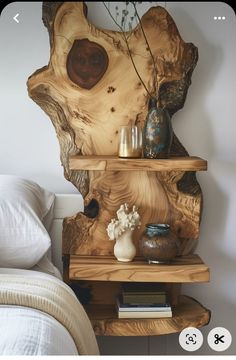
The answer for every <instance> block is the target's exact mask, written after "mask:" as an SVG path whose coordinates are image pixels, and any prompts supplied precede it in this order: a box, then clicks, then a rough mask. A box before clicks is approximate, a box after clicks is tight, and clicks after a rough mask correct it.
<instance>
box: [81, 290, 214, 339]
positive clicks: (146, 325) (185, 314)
mask: <svg viewBox="0 0 236 360" xmlns="http://www.w3.org/2000/svg"><path fill="white" fill-rule="evenodd" d="M86 311H87V314H88V316H89V318H90V320H91V322H92V325H93V329H94V332H95V334H96V335H103V336H104V335H105V336H144V335H145V336H150V335H164V334H171V333H175V332H180V331H182V330H183V329H184V328H186V327H190V326H191V327H201V326H204V325H207V324H208V323H209V321H210V316H211V314H210V311H209V310H208V309H206V308H204V307H203V306H202V305H201V304H199V303H198V302H197V301H196V300H194V299H192V298H190V297H187V296H181V297H180V302H179V304H178V305H176V306H175V307H173V317H172V318H161V319H118V316H117V313H116V309H115V306H114V305H113V306H112V305H89V306H87V307H86Z"/></svg>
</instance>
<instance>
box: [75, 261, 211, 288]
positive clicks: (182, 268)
mask: <svg viewBox="0 0 236 360" xmlns="http://www.w3.org/2000/svg"><path fill="white" fill-rule="evenodd" d="M69 278H70V279H71V280H75V279H80V280H100V281H140V282H146V281H149V282H152V281H153V282H171V283H180V282H181V283H194V282H207V281H209V269H208V267H207V266H206V265H205V264H204V263H203V262H202V260H201V259H200V258H199V257H198V256H197V255H192V256H190V257H189V258H188V256H186V257H183V258H182V259H181V258H179V259H178V258H177V259H176V261H173V262H171V263H170V264H148V263H147V262H146V261H144V260H143V261H142V260H139V261H132V262H130V263H122V262H119V261H117V260H115V259H112V258H104V257H97V256H95V257H94V258H93V257H79V256H73V255H71V259H70V265H69Z"/></svg>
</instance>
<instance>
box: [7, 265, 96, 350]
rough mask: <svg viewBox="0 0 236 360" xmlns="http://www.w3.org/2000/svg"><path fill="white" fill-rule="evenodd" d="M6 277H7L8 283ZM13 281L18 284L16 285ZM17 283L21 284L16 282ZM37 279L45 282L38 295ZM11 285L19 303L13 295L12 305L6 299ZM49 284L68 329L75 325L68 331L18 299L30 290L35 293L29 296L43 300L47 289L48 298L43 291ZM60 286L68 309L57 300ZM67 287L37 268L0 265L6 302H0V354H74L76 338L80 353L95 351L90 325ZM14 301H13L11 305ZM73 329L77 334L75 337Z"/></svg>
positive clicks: (43, 313) (54, 320)
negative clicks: (13, 267) (4, 266)
mask: <svg viewBox="0 0 236 360" xmlns="http://www.w3.org/2000/svg"><path fill="white" fill-rule="evenodd" d="M6 276H7V277H6ZM8 279H9V280H8ZM14 279H16V282H15V280H14ZM22 279H23V281H22ZM27 279H28V280H27ZM8 281H10V283H9V285H8ZM11 281H12V284H13V285H10V284H11ZM17 283H19V284H18V285H17ZM21 283H22V285H20V284H21ZM33 283H35V284H36V285H35V293H34V287H32V286H34V285H33ZM41 283H42V285H43V284H45V285H43V287H44V288H43V287H42V295H40V294H41V290H40V289H39V287H40V286H42V285H40V284H41ZM12 286H14V289H15V290H13V291H14V292H16V294H18V295H17V296H15V298H16V297H19V304H18V300H17V299H16V301H15V300H14V305H9V304H13V302H11V301H8V299H10V297H9V296H10V292H9V295H8V290H7V289H9V291H11V289H12ZM21 286H22V287H21ZM51 286H53V288H54V287H55V289H56V290H55V291H56V292H55V299H56V298H57V297H58V296H59V297H58V306H63V309H64V310H63V312H64V314H63V317H64V318H65V319H66V318H68V324H70V325H71V326H69V327H70V330H73V328H74V329H75V330H73V331H71V334H70V333H69V331H68V330H67V329H66V327H64V326H63V325H62V324H61V322H59V321H58V320H56V319H55V317H53V316H51V315H49V314H48V313H46V312H43V311H41V310H39V309H36V308H34V309H33V307H34V306H32V307H26V306H21V305H22V304H23V303H22V302H21V300H20V299H21V298H22V295H23V294H24V293H25V292H29V293H30V292H32V291H33V293H34V294H35V295H33V297H35V296H37V299H38V301H39V302H42V303H44V302H45V301H46V302H47V301H48V299H50V293H48V295H49V298H48V299H47V296H46V298H45V294H44V292H45V291H46V294H47V290H49V289H50V288H51ZM57 286H58V288H57ZM63 288H64V289H65V290H66V293H67V295H66V296H69V297H68V299H67V300H66V301H69V300H70V301H72V302H71V304H74V305H73V308H72V307H70V306H69V308H68V309H69V310H68V309H66V303H64V305H63V302H61V304H60V301H62V298H60V296H61V294H62V295H63V291H64V290H63ZM67 288H68V287H67V285H66V284H64V283H63V282H62V281H61V280H60V279H58V278H56V277H55V276H52V275H48V274H45V273H42V272H39V271H32V270H24V269H9V268H0V291H3V293H4V294H5V295H3V298H4V297H5V299H6V302H4V303H2V304H4V305H0V355H18V356H19V355H78V340H79V343H80V342H81V344H82V348H83V351H82V354H85V353H86V354H98V348H97V345H96V340H94V339H95V336H94V333H93V331H92V327H91V329H90V325H89V321H88V318H87V316H86V314H85V312H84V310H83V309H82V308H81V305H79V306H78V308H77V299H74V298H75V296H74V294H73V293H72V291H71V290H70V289H69V288H68V290H67ZM27 289H28V290H27ZM62 290H63V291H62ZM53 291H54V290H53ZM61 291H62V292H61ZM70 293H71V295H70ZM23 296H24V295H23ZM41 296H42V298H41ZM43 296H44V297H43ZM52 296H53V297H52V298H51V299H53V298H54V295H53V294H52ZM1 297H2V295H1ZM70 298H71V299H70ZM40 299H43V300H40ZM60 299H61V300H60ZM73 299H74V300H73ZM16 303H17V305H15V304H16ZM50 303H51V300H49V307H51V305H50ZM23 305H25V304H23ZM74 307H75V308H76V309H75V308H74ZM71 308H72V309H71ZM78 314H79V315H78ZM73 319H74V321H76V322H75V324H73ZM66 322H67V321H66ZM78 331H79V332H78ZM75 332H76V333H78V334H79V338H78V334H75ZM73 333H74V335H76V336H77V344H76V341H75V342H74V340H73V338H72V334H73ZM74 339H75V338H74ZM76 345H77V346H76ZM90 351H91V353H90Z"/></svg>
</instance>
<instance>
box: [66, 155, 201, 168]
mask: <svg viewBox="0 0 236 360" xmlns="http://www.w3.org/2000/svg"><path fill="white" fill-rule="evenodd" d="M69 166H70V169H71V170H101V171H128V170H129V171H135V170H136V171H137V170H138V171H172V170H176V171H204V170H207V161H206V160H204V159H201V158H199V157H196V156H186V157H173V158H170V159H144V158H140V159H128V158H127V159H124V158H119V157H117V156H112V155H103V156H102V155H84V156H81V155H77V156H76V155H74V156H71V157H70V160H69Z"/></svg>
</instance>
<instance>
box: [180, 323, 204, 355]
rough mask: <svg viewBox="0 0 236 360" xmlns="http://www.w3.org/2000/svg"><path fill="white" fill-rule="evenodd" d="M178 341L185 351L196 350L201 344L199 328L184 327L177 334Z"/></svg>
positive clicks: (201, 338) (201, 337)
mask: <svg viewBox="0 0 236 360" xmlns="http://www.w3.org/2000/svg"><path fill="white" fill-rule="evenodd" d="M179 343H180V345H181V347H182V348H183V349H184V350H186V351H196V350H198V349H200V347H201V346H202V343H203V336H202V333H201V331H200V330H198V329H197V328H194V327H188V328H185V329H184V330H182V331H181V333H180V334H179Z"/></svg>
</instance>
